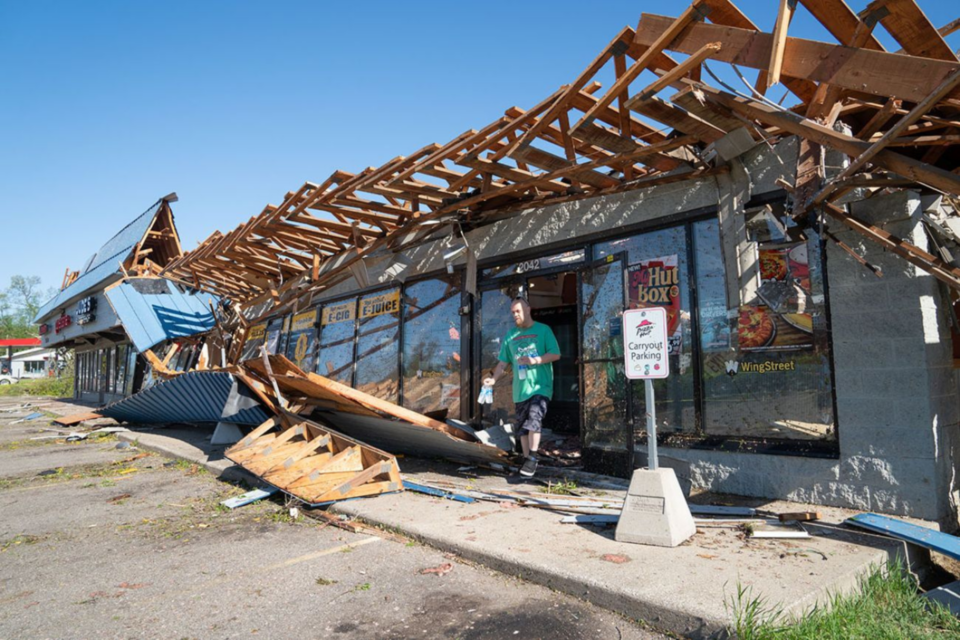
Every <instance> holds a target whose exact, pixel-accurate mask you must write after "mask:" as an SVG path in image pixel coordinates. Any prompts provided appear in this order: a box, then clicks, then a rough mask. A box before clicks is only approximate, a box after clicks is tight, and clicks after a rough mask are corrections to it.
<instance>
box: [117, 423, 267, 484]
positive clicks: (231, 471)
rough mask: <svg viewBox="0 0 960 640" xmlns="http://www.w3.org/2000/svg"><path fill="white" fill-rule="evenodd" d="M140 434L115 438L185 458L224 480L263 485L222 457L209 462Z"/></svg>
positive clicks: (124, 433)
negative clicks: (152, 441) (154, 441)
mask: <svg viewBox="0 0 960 640" xmlns="http://www.w3.org/2000/svg"><path fill="white" fill-rule="evenodd" d="M141 436H142V434H140V433H138V432H136V431H121V432H120V433H118V434H117V439H118V440H122V441H124V442H129V443H130V444H132V445H134V446H136V447H137V448H138V449H143V450H144V451H150V452H152V453H156V454H159V455H161V456H163V457H164V458H170V459H171V460H186V461H187V462H192V463H194V464H197V465H200V466H201V467H203V468H204V469H206V470H207V471H209V472H210V473H211V474H212V475H214V476H216V477H217V478H218V479H220V480H223V481H224V482H230V483H238V482H243V483H246V484H248V485H249V486H250V487H252V488H256V487H260V486H262V485H263V483H262V482H260V479H259V478H257V477H256V476H254V475H253V474H251V473H250V472H249V471H247V470H246V469H244V468H243V467H239V466H237V465H236V464H234V463H233V462H231V461H230V460H227V459H224V460H223V462H222V463H221V462H211V461H210V460H208V459H207V457H206V455H203V454H201V455H197V456H191V455H186V454H182V453H177V452H175V451H173V450H171V449H169V448H167V447H165V446H163V445H161V444H154V443H150V442H143V441H142V440H141V439H140V438H141Z"/></svg>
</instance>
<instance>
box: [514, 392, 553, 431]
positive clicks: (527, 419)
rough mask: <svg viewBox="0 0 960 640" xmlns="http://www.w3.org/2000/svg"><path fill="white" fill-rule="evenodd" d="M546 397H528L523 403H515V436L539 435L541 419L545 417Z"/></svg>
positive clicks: (541, 425) (541, 424)
mask: <svg viewBox="0 0 960 640" xmlns="http://www.w3.org/2000/svg"><path fill="white" fill-rule="evenodd" d="M547 402H549V400H547V397H546V396H541V395H536V396H530V397H529V398H527V399H526V400H524V401H523V402H518V403H517V434H518V435H521V436H522V435H525V434H527V433H540V430H541V429H542V428H543V419H544V418H545V417H546V416H547Z"/></svg>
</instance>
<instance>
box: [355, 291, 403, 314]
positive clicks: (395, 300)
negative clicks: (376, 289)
mask: <svg viewBox="0 0 960 640" xmlns="http://www.w3.org/2000/svg"><path fill="white" fill-rule="evenodd" d="M399 311H400V290H399V289H394V290H393V291H388V292H387V293H381V294H380V295H376V296H370V297H368V298H364V299H362V300H361V301H360V319H361V320H362V319H364V318H372V317H373V316H380V315H383V314H385V313H399Z"/></svg>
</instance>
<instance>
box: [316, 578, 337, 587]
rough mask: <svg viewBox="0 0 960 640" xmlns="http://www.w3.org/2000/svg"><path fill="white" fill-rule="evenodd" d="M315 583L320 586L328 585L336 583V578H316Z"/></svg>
mask: <svg viewBox="0 0 960 640" xmlns="http://www.w3.org/2000/svg"><path fill="white" fill-rule="evenodd" d="M317 584H318V585H320V586H321V587H328V586H330V585H331V584H337V581H336V580H328V579H327V578H317Z"/></svg>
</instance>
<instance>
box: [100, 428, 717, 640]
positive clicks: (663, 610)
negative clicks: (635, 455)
mask: <svg viewBox="0 0 960 640" xmlns="http://www.w3.org/2000/svg"><path fill="white" fill-rule="evenodd" d="M141 436H142V434H139V433H137V432H135V431H125V432H121V433H118V434H117V437H118V439H120V440H122V441H125V442H130V443H131V444H135V445H136V446H137V447H138V448H140V449H143V450H145V451H151V452H153V453H156V454H159V455H162V456H164V457H166V458H171V459H181V460H187V461H189V462H192V463H194V464H197V465H200V466H202V467H204V468H205V469H207V470H208V471H209V472H210V473H211V474H213V475H214V476H216V477H218V478H220V479H221V480H224V481H227V482H241V481H242V482H245V483H247V484H248V485H250V486H251V487H257V486H261V485H262V483H260V481H259V479H258V478H256V476H253V475H252V474H250V473H249V472H248V471H246V470H245V469H243V468H241V467H239V466H237V465H236V464H234V463H233V462H231V461H230V460H227V459H223V460H218V461H216V462H211V461H210V460H208V459H207V456H206V454H203V453H199V454H198V455H189V454H186V453H178V452H176V451H174V450H173V449H172V448H170V447H166V446H164V445H163V444H158V443H151V442H143V441H141V440H140V438H141ZM559 471H560V472H559V473H556V474H553V473H551V474H550V475H551V476H553V477H566V478H571V479H579V480H581V481H583V482H585V483H586V482H590V481H593V480H594V479H595V476H594V474H589V473H584V472H578V471H572V472H571V471H567V470H559ZM596 478H599V476H596ZM604 480H605V481H607V482H609V481H610V479H609V478H604ZM624 488H626V484H625V486H624ZM328 511H330V512H333V513H338V514H343V515H347V516H351V517H356V518H360V519H362V520H363V521H364V522H366V523H368V524H370V525H373V526H381V527H389V528H391V529H394V530H398V531H400V532H401V533H402V534H403V535H405V536H408V537H410V538H414V539H416V540H418V541H420V542H423V543H425V544H428V545H430V546H431V547H434V548H436V549H439V550H441V551H445V552H452V553H456V554H457V555H458V556H460V557H461V558H464V559H465V560H468V561H470V562H473V563H476V564H479V565H482V566H484V567H486V568H488V569H492V570H494V571H498V572H500V573H503V574H505V575H510V576H516V577H518V578H521V579H523V580H526V581H527V582H530V583H533V584H538V585H541V586H544V587H547V588H549V589H553V590H556V591H560V592H562V593H565V594H567V595H570V596H573V597H575V598H578V599H580V600H584V601H586V602H589V603H591V604H593V605H596V606H598V607H601V608H603V609H607V610H609V611H612V612H614V613H617V614H619V615H622V616H623V617H625V618H628V619H630V620H634V621H637V622H639V623H643V624H646V625H648V626H651V627H652V628H653V629H655V630H662V631H667V632H669V633H679V634H682V635H683V636H684V637H690V638H712V637H718V636H719V635H722V634H723V633H724V631H725V629H726V622H725V621H723V620H707V619H703V618H699V617H696V616H693V615H690V614H688V613H686V612H683V611H680V610H676V609H670V608H667V607H663V606H658V605H655V604H651V603H650V602H647V601H644V600H641V599H639V598H634V597H631V596H630V595H628V594H624V593H622V592H619V591H617V590H614V589H611V588H609V587H608V586H606V585H603V584H600V583H597V582H593V581H591V580H589V579H588V578H586V577H582V576H574V575H569V574H565V573H563V572H561V571H555V570H550V569H546V568H543V567H537V566H531V565H527V564H524V563H522V562H518V561H517V560H515V559H512V558H508V557H503V556H500V555H497V554H494V553H489V552H485V551H483V550H481V549H473V548H470V547H468V546H465V545H463V544H462V543H459V542H457V541H453V540H450V539H448V538H445V537H443V536H437V535H434V534H432V533H431V532H430V531H419V530H416V528H415V527H414V528H411V527H408V526H402V525H397V524H396V523H391V522H385V521H382V520H380V519H378V518H372V517H370V516H368V515H365V514H363V513H362V508H361V506H360V504H358V503H357V502H354V501H346V502H343V503H340V504H333V505H330V507H328Z"/></svg>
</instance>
